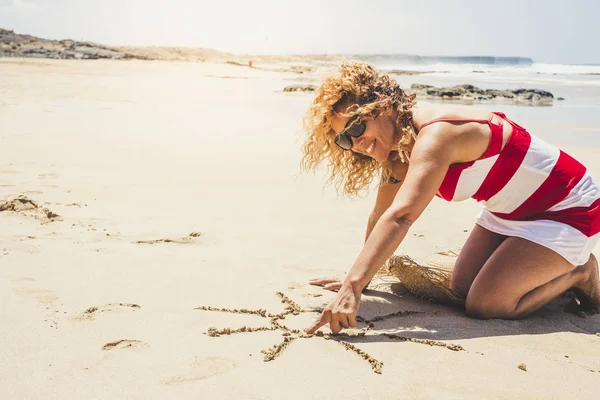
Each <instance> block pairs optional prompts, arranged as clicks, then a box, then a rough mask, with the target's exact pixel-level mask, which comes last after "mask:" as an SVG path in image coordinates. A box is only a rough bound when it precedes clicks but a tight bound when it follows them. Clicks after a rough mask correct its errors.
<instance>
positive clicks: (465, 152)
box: [302, 62, 600, 333]
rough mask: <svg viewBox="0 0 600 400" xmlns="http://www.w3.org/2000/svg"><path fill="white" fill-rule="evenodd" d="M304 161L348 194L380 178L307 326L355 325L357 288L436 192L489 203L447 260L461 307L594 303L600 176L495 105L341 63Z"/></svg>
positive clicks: (325, 87) (528, 308) (320, 96)
mask: <svg viewBox="0 0 600 400" xmlns="http://www.w3.org/2000/svg"><path fill="white" fill-rule="evenodd" d="M305 126H306V128H307V133H308V137H307V139H306V142H305V144H304V146H303V150H304V157H303V160H302V166H303V168H304V169H306V170H308V169H312V168H315V167H316V166H317V165H318V164H320V163H321V162H322V161H324V160H327V161H328V162H329V165H330V167H331V177H330V180H331V181H335V182H336V183H337V184H338V187H339V184H343V189H344V192H345V193H346V194H350V195H354V194H357V193H358V191H360V190H361V189H365V188H366V187H367V186H368V185H369V183H370V182H371V181H372V179H373V178H374V177H375V175H376V174H378V173H380V174H381V176H382V181H381V184H380V186H379V191H378V194H377V200H376V204H375V207H374V209H373V211H372V213H371V216H370V218H369V223H368V227H367V235H366V236H367V239H366V241H365V245H364V247H363V249H362V251H361V253H360V254H359V256H358V258H357V259H356V261H355V263H354V265H353V266H352V268H351V269H350V271H349V272H348V274H347V276H346V278H345V279H344V280H343V281H336V280H327V279H325V280H315V281H312V282H311V283H312V284H315V285H325V288H327V289H332V290H338V293H337V295H336V297H335V299H334V300H333V301H332V302H331V303H330V304H329V305H328V306H327V308H325V310H324V311H323V313H322V314H321V315H320V316H319V317H318V318H317V320H316V321H315V323H314V324H313V325H312V326H311V327H309V328H308V329H307V330H306V331H307V333H313V332H315V331H316V330H317V329H318V328H319V327H321V326H324V325H326V324H329V325H330V328H331V331H332V332H333V333H337V332H339V331H340V330H341V329H342V328H348V327H354V326H356V313H357V311H358V308H359V305H360V297H361V292H362V290H363V289H364V288H365V286H366V285H367V284H368V282H369V281H370V280H371V279H372V278H373V276H374V275H375V273H376V272H377V270H378V269H379V268H380V267H381V266H382V265H384V264H385V262H386V261H387V260H388V258H389V257H391V256H392V255H393V253H394V251H395V250H396V249H397V248H398V246H399V245H400V243H401V242H402V240H403V239H404V237H405V236H406V234H407V232H408V229H409V228H410V226H411V224H412V223H413V222H414V221H415V220H416V219H417V218H418V217H419V216H420V215H421V213H422V212H423V210H424V209H425V208H426V207H427V205H428V204H429V202H430V201H431V200H432V198H433V197H434V196H439V197H441V198H443V199H445V200H448V201H460V200H465V199H467V198H469V197H472V198H474V199H475V200H477V201H480V202H482V203H483V204H484V209H483V211H482V212H481V214H480V216H479V217H478V219H477V222H476V224H475V227H474V229H473V231H472V232H471V234H470V236H469V238H468V239H467V242H466V243H465V245H464V247H463V249H462V251H461V253H460V255H459V257H458V259H457V261H456V265H455V268H454V272H453V274H452V279H451V287H452V289H454V290H456V291H458V292H459V293H461V294H462V295H464V296H465V297H466V303H465V308H466V312H467V314H468V315H470V316H473V317H476V318H506V319H513V318H521V317H524V316H525V315H527V314H529V313H531V312H533V311H535V310H537V309H539V308H540V307H542V306H543V305H545V304H546V303H548V302H549V301H551V300H552V299H553V298H555V297H556V296H558V295H559V294H561V293H563V292H564V291H566V290H568V289H572V290H575V291H578V294H579V295H580V297H581V298H583V299H585V302H586V304H585V305H586V306H588V307H589V308H591V309H593V310H594V311H600V289H599V283H598V263H597V261H596V259H595V257H594V256H593V255H592V254H591V251H592V249H593V247H594V245H595V244H596V243H597V241H598V239H599V238H600V234H599V232H600V186H599V185H598V184H597V183H596V182H595V181H594V179H593V178H592V177H591V175H590V174H589V172H588V171H587V170H586V168H585V167H584V166H583V165H581V164H580V163H579V162H578V161H576V160H575V159H573V158H572V157H570V156H569V155H567V154H566V153H564V152H562V151H560V150H558V149H556V148H555V147H553V146H551V145H549V144H547V143H545V142H543V141H542V140H540V139H538V138H536V137H534V136H531V135H530V134H529V133H528V132H527V131H526V130H525V129H524V128H522V127H521V126H519V125H517V124H516V123H514V122H513V121H511V120H510V119H508V118H507V117H506V116H505V115H504V114H502V113H497V112H494V113H490V112H486V111H484V110H481V109H476V108H469V107H458V106H455V107H438V106H431V105H426V104H418V105H417V103H416V101H415V96H414V95H409V94H406V93H404V91H403V90H402V89H401V88H400V87H399V85H398V84H397V83H396V82H395V81H394V80H392V79H391V78H389V77H388V76H387V75H385V74H381V73H378V72H377V71H376V70H375V69H374V68H372V67H370V66H369V65H367V64H364V63H359V62H358V63H344V64H343V65H342V66H341V69H340V71H339V74H337V75H336V76H333V77H330V78H328V79H326V80H325V81H324V83H323V84H322V86H321V87H320V88H319V89H318V90H317V93H316V97H315V100H314V102H313V104H312V105H311V107H310V109H309V111H308V113H307V116H306V119H305Z"/></svg>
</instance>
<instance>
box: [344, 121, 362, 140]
mask: <svg viewBox="0 0 600 400" xmlns="http://www.w3.org/2000/svg"><path fill="white" fill-rule="evenodd" d="M365 128H366V124H365V121H360V122H355V123H354V124H352V125H351V126H350V127H349V128H348V129H346V131H345V133H347V134H348V135H350V136H352V137H359V136H360V135H362V134H363V133H365Z"/></svg>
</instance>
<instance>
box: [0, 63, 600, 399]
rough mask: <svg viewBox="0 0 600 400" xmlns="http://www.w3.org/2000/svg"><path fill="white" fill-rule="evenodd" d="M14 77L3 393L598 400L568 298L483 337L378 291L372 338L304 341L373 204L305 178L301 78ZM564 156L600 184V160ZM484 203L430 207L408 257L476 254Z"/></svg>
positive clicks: (592, 154) (7, 88) (120, 68)
mask: <svg viewBox="0 0 600 400" xmlns="http://www.w3.org/2000/svg"><path fill="white" fill-rule="evenodd" d="M304 75H305V74H303V75H302V76H303V78H302V79H304V80H305V81H301V82H302V83H314V77H313V78H311V77H306V76H304ZM0 77H1V78H0V91H1V92H2V96H0V203H3V204H4V203H5V202H9V203H6V204H13V205H14V204H25V203H26V204H28V205H29V206H27V207H26V208H27V209H25V210H23V209H19V208H18V207H14V206H10V207H8V206H7V207H5V209H4V210H3V211H2V212H0V227H1V228H0V229H1V230H0V271H1V273H0V296H1V299H0V300H1V301H0V317H1V320H2V324H1V325H0V381H1V382H2V384H1V385H0V398H2V399H79V398H86V399H116V398H123V399H164V398H176V399H187V398H194V399H196V398H206V399H233V398H236V399H237V398H244V399H281V398H284V399H307V398H315V399H331V398H360V399H370V398H373V399H375V398H377V399H398V398H410V399H462V398H478V399H507V398H510V399H534V398H544V399H564V398H567V397H569V398H577V399H596V398H597V396H598V393H600V336H599V335H598V333H600V316H593V317H587V318H581V317H578V316H577V315H573V314H569V313H565V312H564V311H563V307H564V305H565V304H566V302H567V301H568V299H567V298H564V297H563V298H559V299H557V300H556V301H554V302H553V303H551V304H549V305H548V306H546V307H544V308H543V309H542V310H540V311H539V312H537V313H535V314H534V315H532V316H531V317H529V318H527V319H524V320H520V321H503V320H490V321H480V320H475V319H471V318H468V317H466V316H465V314H464V311H463V310H462V309H460V308H457V307H452V306H445V305H437V304H433V303H428V302H425V301H423V300H420V299H417V298H415V297H413V296H412V295H410V294H409V293H408V292H407V291H406V290H405V289H404V288H403V287H402V285H401V284H400V283H398V282H397V281H395V280H394V279H393V278H391V277H380V278H377V279H376V280H375V281H374V282H373V284H372V285H371V289H370V290H368V291H367V292H366V293H365V295H364V296H363V300H362V304H361V308H360V310H359V316H360V318H359V320H360V323H359V326H358V327H357V328H356V329H352V330H347V331H344V332H343V333H342V334H340V335H331V334H330V332H329V330H328V329H322V332H321V333H320V334H318V335H312V336H308V335H305V334H303V333H302V329H303V328H306V327H307V326H309V325H310V323H312V321H313V320H314V319H315V318H316V317H317V315H318V311H319V310H320V309H322V308H323V307H325V306H326V305H327V304H328V302H329V301H330V300H331V299H332V298H333V296H334V294H333V293H330V292H326V291H323V290H321V289H319V288H316V287H312V286H309V285H308V283H307V282H308V280H309V279H311V278H318V277H323V276H332V275H334V276H335V275H340V276H341V275H343V273H344V271H346V270H348V268H349V267H350V265H351V263H352V262H353V261H354V258H355V257H356V255H357V254H358V252H359V251H360V249H361V246H362V241H363V238H364V230H365V227H366V223H367V218H368V214H369V212H370V209H371V207H372V205H373V202H374V192H371V193H370V194H369V195H367V196H365V197H363V198H360V199H355V200H348V199H344V198H338V197H337V196H336V194H335V192H334V191H333V190H332V189H331V188H325V189H323V183H324V177H323V173H322V172H319V173H317V174H315V175H312V174H300V173H299V160H300V156H301V152H300V137H301V117H302V114H303V112H304V110H305V109H306V107H307V106H308V104H309V102H310V100H311V96H312V95H311V94H310V93H283V92H282V88H283V87H285V86H287V85H288V84H290V82H298V80H299V75H297V74H293V73H289V72H288V73H285V72H277V71H266V70H260V69H258V68H256V69H250V68H245V67H240V66H235V65H227V64H220V65H219V64H210V63H204V64H196V63H178V62H143V61H126V62H115V61H91V62H81V61H46V60H43V61H40V60H36V61H35V62H30V61H28V60H15V61H14V62H10V61H9V62H3V63H2V64H0ZM231 77H235V78H239V79H229V78H231ZM424 83H427V82H424ZM495 108H500V109H502V107H501V106H497V107H495ZM532 112H533V111H532ZM535 112H536V113H543V112H548V113H551V112H552V107H549V108H544V109H538V110H536V111H535ZM532 115H533V114H532ZM536 115H541V116H540V118H541V117H543V115H542V114H536ZM567 122H568V121H567ZM568 151H569V152H570V153H571V154H573V155H575V156H577V157H579V158H581V159H582V160H583V161H584V162H585V163H586V164H587V165H588V167H589V168H590V170H591V171H592V172H594V173H595V174H596V175H598V176H600V161H599V160H598V159H597V156H596V154H597V151H598V150H597V149H594V148H589V147H588V148H584V147H580V148H569V149H568ZM19 196H24V198H27V199H29V200H30V201H31V202H28V201H27V202H25V201H21V200H16V199H18V198H19ZM11 201H12V203H10V202H11ZM14 201H16V202H17V203H15V202H14ZM32 204H35V205H36V206H37V207H33V206H31V205H32ZM11 207H12V209H11ZM478 209H479V206H478V205H477V204H476V203H474V202H463V203H459V204H447V203H444V202H442V201H438V200H437V199H436V200H434V201H433V202H432V204H431V205H430V207H428V209H427V210H426V212H425V213H424V214H423V216H422V218H421V219H420V220H419V221H418V222H417V223H416V224H415V225H414V226H413V228H412V229H411V232H410V233H409V235H408V237H407V239H406V240H405V242H404V243H403V244H402V245H401V246H400V248H399V249H398V253H403V254H409V255H410V256H411V257H413V258H414V259H415V260H420V259H423V258H425V257H427V256H430V255H431V254H434V253H435V252H438V251H445V250H450V249H456V248H458V247H460V246H461V245H462V243H463V242H464V240H465V239H466V237H467V236H468V234H469V232H470V230H471V229H472V228H473V221H474V218H475V215H476V213H477V212H478ZM49 213H50V214H49ZM261 351H263V352H262V353H261Z"/></svg>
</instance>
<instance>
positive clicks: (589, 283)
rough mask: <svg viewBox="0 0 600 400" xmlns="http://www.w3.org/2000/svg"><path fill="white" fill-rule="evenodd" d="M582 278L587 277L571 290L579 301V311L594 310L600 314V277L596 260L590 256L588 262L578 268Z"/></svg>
mask: <svg viewBox="0 0 600 400" xmlns="http://www.w3.org/2000/svg"><path fill="white" fill-rule="evenodd" d="M578 268H580V269H581V272H582V274H583V275H584V276H587V279H585V280H584V281H583V282H581V283H580V284H579V285H578V286H575V287H573V288H571V290H572V291H573V292H575V294H576V295H577V297H578V298H579V300H580V301H581V307H580V308H581V309H584V310H590V309H591V310H594V311H595V312H597V313H600V277H599V273H598V260H596V257H594V255H593V254H592V255H591V256H590V260H589V261H588V262H587V263H586V264H584V265H582V266H580V267H578Z"/></svg>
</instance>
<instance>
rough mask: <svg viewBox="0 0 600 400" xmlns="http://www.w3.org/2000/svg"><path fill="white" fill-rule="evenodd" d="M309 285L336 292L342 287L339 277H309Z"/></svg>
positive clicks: (341, 280)
mask: <svg viewBox="0 0 600 400" xmlns="http://www.w3.org/2000/svg"><path fill="white" fill-rule="evenodd" d="M308 283H310V284H311V285H314V286H322V287H323V289H325V290H331V291H332V292H337V291H338V290H340V288H341V287H342V283H344V282H343V279H341V278H320V279H311V280H310V281H308Z"/></svg>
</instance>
